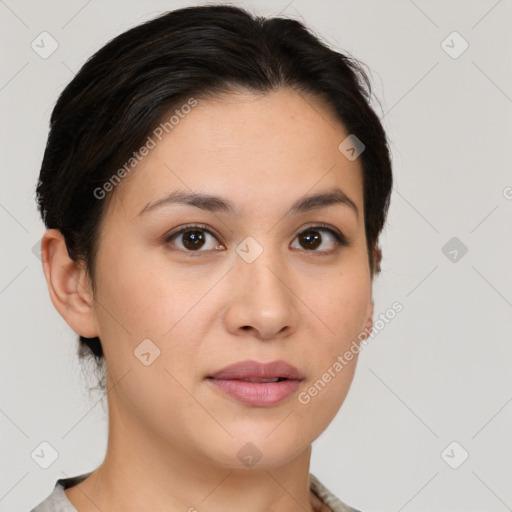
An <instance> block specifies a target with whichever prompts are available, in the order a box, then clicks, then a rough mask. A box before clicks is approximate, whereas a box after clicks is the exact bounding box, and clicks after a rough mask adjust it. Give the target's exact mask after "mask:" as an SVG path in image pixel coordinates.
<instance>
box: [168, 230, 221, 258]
mask: <svg viewBox="0 0 512 512" xmlns="http://www.w3.org/2000/svg"><path fill="white" fill-rule="evenodd" d="M208 239H212V240H210V242H209V241H208ZM215 241H217V239H216V238H215V235H214V234H213V233H212V232H211V231H210V230H209V229H207V228H206V227H203V226H186V227H184V228H183V229H180V230H179V231H177V232H175V233H172V234H171V235H169V236H168V237H166V238H165V243H167V244H168V243H172V245H176V246H177V247H178V248H179V249H181V250H183V251H186V252H205V251H207V250H212V249H215V248H216V247H218V246H219V245H220V244H216V243H215ZM208 243H210V247H208ZM205 246H206V247H207V248H206V249H204V250H202V251H201V249H203V248H204V247H205ZM221 247H222V246H221Z"/></svg>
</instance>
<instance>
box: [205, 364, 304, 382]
mask: <svg viewBox="0 0 512 512" xmlns="http://www.w3.org/2000/svg"><path fill="white" fill-rule="evenodd" d="M208 378H211V379H219V380H241V381H246V382H280V381H282V380H303V379H304V375H302V373H301V372H300V371H299V370H298V369H297V368H295V366H292V365H291V364H288V363H287V362H285V361H273V362H270V363H258V362H257V361H241V362H239V363H234V364H231V365H229V366H226V367H225V368H223V369H222V370H219V371H218V372H215V373H213V374H212V375H209V376H208Z"/></svg>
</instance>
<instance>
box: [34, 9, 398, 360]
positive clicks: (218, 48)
mask: <svg viewBox="0 0 512 512" xmlns="http://www.w3.org/2000/svg"><path fill="white" fill-rule="evenodd" d="M283 87H289V88H293V89H295V90H296V91H298V92H303V93H308V94H312V95H313V96H315V97H316V98H318V99H320V100H322V101H323V102H324V104H326V105H328V106H330V108H331V110H332V111H333V112H334V113H335V115H336V116H337V118H338V119H339V121H340V122H341V124H342V125H343V126H344V127H345V129H346V130H347V131H348V133H350V134H353V135H355V136H356V137H357V138H358V139H360V140H361V141H362V142H363V143H364V145H365V149H364V151H363V152H362V153H361V155H360V156H359V158H360V159H361V160H360V161H361V164H362V168H363V189H364V190H363V194H364V217H365V232H366V238H367V244H368V245H367V247H368V259H369V265H370V269H371V273H372V277H373V275H374V274H375V273H378V272H379V271H380V249H379V248H378V245H377V242H378V237H379V234H380V232H381V230H382V228H383V226H384V222H385V219H386V215H387V210H388V207H389V200H390V194H391V189H392V171H391V160H390V152H389V149H388V142H387V138H386V135H385V132H384V129H383V127H382V125H381V123H380V120H379V118H378V116H377V115H376V113H375V112H374V111H373V109H372V108H371V106H370V101H371V97H372V92H371V86H370V81H369V79H368V75H367V74H366V73H365V71H364V70H363V68H362V65H361V63H360V62H359V61H357V60H356V59H354V58H352V57H349V56H347V55H344V54H342V53H339V52H337V51H335V50H333V49H331V48H330V47H329V46H328V45H326V44H324V43H322V42H321V41H320V40H319V39H318V38H317V37H316V36H315V35H313V33H312V32H311V31H309V30H308V29H307V28H306V27H305V26H304V25H303V24H302V23H301V22H299V21H296V20H293V19H288V18H282V17H274V18H264V17H257V16H254V15H252V14H251V13H249V12H248V11H246V10H244V9H241V8H238V7H234V6H231V5H208V6H197V7H187V8H182V9H178V10H174V11H171V12H167V13H165V14H163V15H161V16H159V17H157V18H155V19H153V20H150V21H148V22H146V23H143V24H141V25H139V26H136V27H134V28H132V29H130V30H128V31H127V32H124V33H123V34H121V35H119V36H118V37H116V38H114V39H113V40H112V41H110V42H109V43H108V44H106V45H105V46H104V47H102V48H101V49H100V50H99V51H98V52H97V53H95V54H94V55H93V56H92V57H91V58H90V59H89V60H88V61H87V62H86V63H85V64H84V65H83V66H82V68H81V69H80V71H79V72H78V73H77V74H76V76H75V77H74V78H73V80H72V81H71V82H70V83H69V84H68V85H67V87H66V88H65V89H64V91H63V92H62V93H61V95H60V97H59V99H58V101H57V103H56V105H55V108H54V109H53V112H52V115H51V121H50V133H49V137H48V142H47V145H46V150H45V153H44V157H43V161H42V166H41V172H40V177H39V182H38V185H37V202H38V207H39V211H40V213H41V216H42V219H43V221H44V223H45V225H46V227H47V228H48V229H50V228H55V229H58V230H60V231H61V232H62V234H63V235H64V237H65V240H66V246H67V250H68V253H69V256H70V257H71V258H72V259H73V260H75V261H81V262H84V263H85V264H86V268H87V271H88V273H89V276H90V278H91V281H92V284H93V290H94V262H95V255H96V251H97V241H98V234H99V229H100V223H101V219H102V215H103V213H104V212H105V209H106V207H107V205H108V202H109V200H110V198H111V197H112V193H113V192H110V193H109V194H108V195H107V196H106V198H105V199H104V200H101V199H99V198H98V197H97V194H95V193H94V190H97V189H98V187H101V186H103V185H104V184H105V183H106V182H107V181H108V180H109V179H111V178H112V176H113V174H114V173H115V171H117V170H118V169H119V168H120V167H121V166H123V165H124V164H125V163H126V162H127V160H128V159H129V158H130V157H131V155H132V154H133V152H134V151H137V150H138V149H139V148H140V147H141V146H142V145H143V144H144V142H145V140H146V139H147V137H148V135H149V134H151V133H152V131H153V130H154V129H155V127H156V126H158V125H159V124H160V123H161V121H162V119H164V118H165V117H166V116H167V117H168V116H169V115H170V113H171V112H172V111H173V109H174V108H176V106H179V105H180V104H182V103H186V101H187V99H189V98H190V97H194V98H208V97H210V98H211V97H215V96H216V95H218V94H221V93H224V92H228V91H230V90H232V89H238V90H247V91H251V92H254V93H258V94H264V93H267V92H270V91H274V90H276V89H279V88H283ZM340 142H341V141H340ZM134 172H136V171H134ZM79 355H80V357H81V358H82V357H84V356H86V355H93V356H94V357H95V359H96V362H97V363H98V364H101V363H102V360H103V350H102V347H101V342H100V340H99V339H98V338H85V337H83V336H80V343H79Z"/></svg>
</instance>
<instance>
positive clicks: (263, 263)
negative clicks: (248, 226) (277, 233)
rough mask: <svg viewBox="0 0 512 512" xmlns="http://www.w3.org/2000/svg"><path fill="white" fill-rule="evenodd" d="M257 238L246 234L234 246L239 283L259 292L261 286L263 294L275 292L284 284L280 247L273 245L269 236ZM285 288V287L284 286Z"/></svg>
mask: <svg viewBox="0 0 512 512" xmlns="http://www.w3.org/2000/svg"><path fill="white" fill-rule="evenodd" d="M259 240H260V241H258V240H256V238H254V237H252V236H248V237H247V238H245V240H243V241H242V242H241V243H240V244H239V245H238V246H237V248H236V252H237V255H238V258H237V260H236V264H235V268H236V270H237V275H238V276H239V278H240V283H241V284H242V285H243V283H246V285H247V286H250V287H251V288H252V289H253V291H254V292H256V293H259V292H260V288H263V292H264V294H268V293H275V292H276V291H278V290H280V289H281V288H282V287H285V286H284V283H283V280H284V277H285V276H284V275H283V277H281V279H279V274H282V273H284V272H285V270H284V268H285V266H284V263H283V261H282V255H281V254H280V247H273V246H272V243H271V237H266V238H265V239H264V240H263V238H262V237H261V236H260V237H259ZM285 288H286V287H285Z"/></svg>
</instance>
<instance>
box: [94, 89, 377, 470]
mask: <svg viewBox="0 0 512 512" xmlns="http://www.w3.org/2000/svg"><path fill="white" fill-rule="evenodd" d="M348 135H349V134H348V133H347V132H346V131H345V130H344V129H343V127H342V126H341V125H340V124H339V123H338V122H337V121H336V119H335V118H334V117H332V115H331V114H330V113H329V111H328V110H327V109H326V108H325V107H323V106H322V105H321V104H320V103H318V102H317V101H316V100H315V99H313V98H311V97H307V98H306V97H305V96H303V95H298V94H297V93H295V92H293V91H291V90H280V91H278V92H273V93H271V94H267V95H265V96H254V95H251V94H249V93H247V94H236V95H235V94H231V95H229V96H225V97H219V99H218V100H216V101H206V100H205V101H203V102H201V101H198V104H197V106H195V107H194V108H193V109H191V112H190V113H189V114H188V115H187V116H185V117H184V118H183V119H181V120H180V122H179V124H178V125H176V126H175V127H174V129H173V130H172V131H171V132H170V133H169V134H167V135H165V136H164V137H163V138H162V140H161V141H160V142H158V144H157V145H156V147H154V148H153V149H151V151H150V153H149V155H147V156H146V157H145V158H144V159H143V160H142V161H141V162H140V164H139V165H138V166H137V167H136V169H135V170H133V171H132V173H131V174H130V175H129V176H127V177H126V178H125V179H124V181H123V182H122V183H121V185H119V186H118V188H117V189H116V190H115V194H114V196H113V198H112V199H113V201H112V202H111V203H110V204H109V209H108V210H107V212H106V215H105V217H104V219H103V223H102V225H101V231H100V239H99V249H98V255H97V261H96V294H95V301H94V306H93V307H94V315H93V321H94V324H95V327H96V329H97V333H98V335H99V337H100V338H101V341H102V344H103V348H104V353H105V358H106V364H107V368H108V375H109V379H111V381H110V383H109V384H108V386H109V387H111V386H112V385H113V384H115V383H116V382H117V384H116V386H115V388H114V390H113V391H112V392H110V393H109V395H108V397H109V408H110V409H111V410H115V416H116V417H117V418H122V424H123V425H133V426H134V427H133V428H134V429H135V428H136V429H137V431H138V432H139V433H140V434H141V435H144V436H146V437H147V438H152V439H158V440H159V442H160V443H162V446H169V447H177V448H179V449H180V450H183V451H187V452H189V453H190V454H191V455H193V456H195V457H196V458H198V459H201V460H203V461H207V462H209V463H215V464H217V465H222V466H230V467H241V466H242V465H243V462H242V461H241V458H240V456H239V455H237V454H238V452H239V450H240V449H241V448H242V447H243V446H244V445H245V444H246V443H249V442H250V443H252V445H254V446H255V447H256V448H257V450H258V451H259V452H260V454H261V459H260V461H259V464H260V465H261V466H263V467H264V466H267V467H272V466H275V465H279V464H283V463H285V462H286V461H290V460H292V459H293V458H294V457H296V456H297V455H298V454H299V453H301V452H302V451H304V450H305V449H306V448H307V447H308V446H309V445H310V444H311V442H312V441H313V440H314V439H315V438H317V437H318V436H319V435H320V434H321V432H322V431H323V430H324V429H325V428H326V427H327V426H328V424H329V423H330V422H331V420H332V419H333V418H334V416H335V415H336V413H337V412H338V410H339V408H340V406H341V405H342V403H343V401H344V399H345V396H346V394H347V392H348V389H349V386H350V384H351V381H352V378H353V374H354V369H355V363H356V360H357V353H356V354H355V355H354V356H353V359H352V360H351V361H350V362H349V363H348V364H346V365H344V366H343V368H342V370H339V365H340V364H341V363H340V362H339V361H340V360H339V359H338V358H339V356H343V354H344V353H345V352H346V351H347V350H350V347H351V346H352V347H353V346H354V345H353V341H354V340H357V338H358V336H359V335H360V333H361V332H362V331H364V330H365V329H366V328H367V327H368V324H369V322H370V324H371V316H372V297H371V277H370V270H369V266H368V254H367V250H366V238H365V231H364V211H363V185H362V169H361V165H360V162H359V160H358V159H356V160H354V161H350V160H348V159H347V158H346V157H345V156H344V155H343V154H342V153H341V152H340V151H339V150H338V146H339V145H340V143H341V142H342V141H343V140H344V139H345V138H346V137H347V136H348ZM334 189H339V190H340V191H341V192H340V193H339V196H338V197H341V198H342V200H340V201H330V202H329V201H328V204H323V205H321V204H319V202H317V203H316V204H317V206H316V207H315V208H307V206H308V203H306V204H305V206H304V205H303V207H302V208H296V209H293V206H294V205H295V204H296V203H297V202H300V200H301V199H303V197H304V196H309V195H317V194H325V193H330V192H332V191H333V190H334ZM176 192H181V193H183V194H190V193H195V194H205V195H206V194H207V195H209V196H216V197H218V198H221V199H222V201H224V202H226V203H229V204H231V207H232V209H233V211H231V209H229V208H222V207H221V201H209V202H208V201H206V202H203V203H202V206H203V207H202V208H201V207H198V206H197V205H196V206H194V205H191V204H182V203H179V202H171V201H167V202H160V203H159V204H156V203H157V201H159V200H160V199H162V198H165V197H167V196H169V195H170V194H172V193H176ZM175 197H176V196H175ZM350 203H352V204H350ZM311 205H312V203H311V202H310V203H309V206H311ZM141 212H142V213H141ZM182 230H184V231H182ZM340 236H341V237H342V238H341V240H345V241H346V243H343V242H340V241H339V240H338V238H339V237H340ZM144 340H146V341H144ZM141 343H142V345H141ZM352 353H353V354H354V351H352ZM247 360H252V361H257V362H260V363H267V362H272V361H276V360H281V361H285V362H286V363H288V364H290V365H293V366H294V367H295V368H297V369H298V370H299V371H300V373H301V374H302V376H303V380H301V381H300V382H298V386H295V388H294V389H293V391H292V393H291V394H290V395H289V396H287V397H286V396H285V398H283V399H281V401H278V402H277V403H270V402H269V403H267V404H266V405H263V404H259V403H256V402H254V403H245V402H243V401H241V400H240V399H238V398H235V397H234V396H232V395H230V394H227V393H226V392H225V391H223V390H222V389H221V388H220V387H219V386H217V385H216V384H214V383H212V380H211V379H209V378H208V377H209V376H211V375H213V374H214V373H215V372H218V371H219V370H221V369H223V368H224V367H226V366H228V365H231V364H233V363H236V362H240V361H247ZM336 361H338V365H336ZM329 371H330V379H329V378H328V377H329V376H327V377H326V376H325V374H326V372H327V373H329ZM319 380H321V381H322V384H320V385H319V384H318V381H319ZM315 383H316V388H315ZM255 385H256V386H257V385H258V384H255ZM312 388H313V390H312ZM261 389H263V388H261ZM267 389H269V388H267ZM314 389H316V392H315V391H314ZM263 393H264V392H263ZM285 418H286V419H285ZM119 424H121V422H119ZM135 426H136V427H135ZM125 429H126V427H125ZM119 435H122V434H121V432H119ZM251 449H254V448H251Z"/></svg>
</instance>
